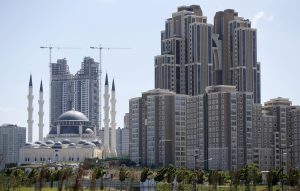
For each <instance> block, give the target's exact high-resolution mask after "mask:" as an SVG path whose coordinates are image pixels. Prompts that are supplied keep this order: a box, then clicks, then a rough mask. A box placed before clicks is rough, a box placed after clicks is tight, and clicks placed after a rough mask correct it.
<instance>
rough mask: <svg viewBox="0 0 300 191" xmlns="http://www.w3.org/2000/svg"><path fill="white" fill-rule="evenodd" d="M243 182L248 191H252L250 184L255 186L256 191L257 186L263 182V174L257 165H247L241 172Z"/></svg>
mask: <svg viewBox="0 0 300 191" xmlns="http://www.w3.org/2000/svg"><path fill="white" fill-rule="evenodd" d="M241 180H242V181H243V182H244V184H245V186H246V191H250V184H251V183H252V184H253V187H254V190H255V189H256V185H257V184H258V183H260V182H261V181H262V174H261V172H260V171H259V169H258V167H257V165H255V164H247V165H246V166H245V167H244V168H242V170H241Z"/></svg>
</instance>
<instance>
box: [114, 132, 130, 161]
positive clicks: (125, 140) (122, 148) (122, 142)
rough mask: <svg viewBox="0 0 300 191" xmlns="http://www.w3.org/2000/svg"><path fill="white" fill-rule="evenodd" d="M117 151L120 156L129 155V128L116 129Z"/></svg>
mask: <svg viewBox="0 0 300 191" xmlns="http://www.w3.org/2000/svg"><path fill="white" fill-rule="evenodd" d="M116 140H117V153H118V156H120V157H128V156H129V128H128V127H124V128H120V127H119V128H118V129H117V130H116Z"/></svg>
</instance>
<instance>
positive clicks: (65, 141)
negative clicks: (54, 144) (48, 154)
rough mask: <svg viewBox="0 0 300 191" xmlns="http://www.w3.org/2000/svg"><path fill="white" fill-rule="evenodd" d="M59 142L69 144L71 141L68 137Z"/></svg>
mask: <svg viewBox="0 0 300 191" xmlns="http://www.w3.org/2000/svg"><path fill="white" fill-rule="evenodd" d="M61 143H62V144H70V143H71V141H70V140H69V139H64V140H62V142H61Z"/></svg>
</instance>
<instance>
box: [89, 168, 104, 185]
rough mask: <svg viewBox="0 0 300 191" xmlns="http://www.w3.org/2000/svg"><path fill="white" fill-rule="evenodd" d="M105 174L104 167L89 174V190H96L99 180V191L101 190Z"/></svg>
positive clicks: (94, 169)
mask: <svg viewBox="0 0 300 191" xmlns="http://www.w3.org/2000/svg"><path fill="white" fill-rule="evenodd" d="M105 173H106V171H105V169H104V167H102V166H101V167H96V168H93V169H92V172H91V178H90V179H91V190H96V182H97V180H98V179H99V178H100V189H101V190H103V176H104V174H105Z"/></svg>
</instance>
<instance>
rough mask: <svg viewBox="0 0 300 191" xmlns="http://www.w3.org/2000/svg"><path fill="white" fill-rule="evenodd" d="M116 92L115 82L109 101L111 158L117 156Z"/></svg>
mask: <svg viewBox="0 0 300 191" xmlns="http://www.w3.org/2000/svg"><path fill="white" fill-rule="evenodd" d="M115 94H116V90H115V81H114V80H113V82H112V89H111V99H110V105H111V110H110V115H111V122H110V128H111V141H110V152H111V155H112V156H117V146H116V144H117V141H116V126H117V123H116V113H117V112H116V102H117V100H116V95H115Z"/></svg>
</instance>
